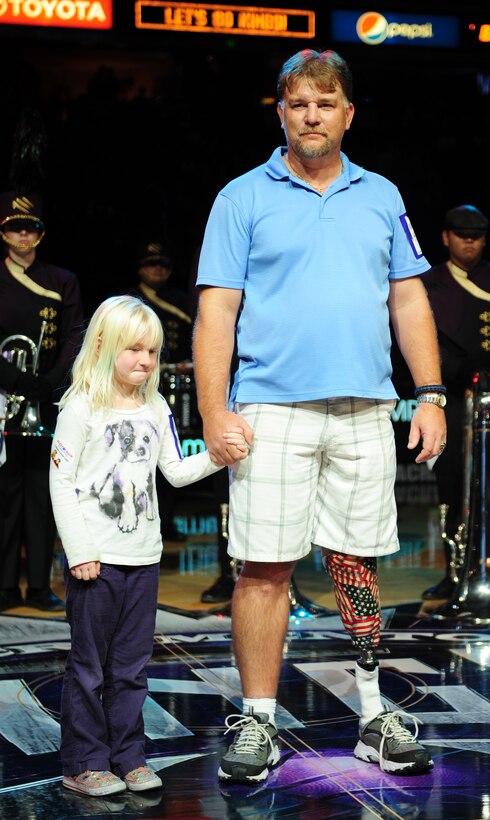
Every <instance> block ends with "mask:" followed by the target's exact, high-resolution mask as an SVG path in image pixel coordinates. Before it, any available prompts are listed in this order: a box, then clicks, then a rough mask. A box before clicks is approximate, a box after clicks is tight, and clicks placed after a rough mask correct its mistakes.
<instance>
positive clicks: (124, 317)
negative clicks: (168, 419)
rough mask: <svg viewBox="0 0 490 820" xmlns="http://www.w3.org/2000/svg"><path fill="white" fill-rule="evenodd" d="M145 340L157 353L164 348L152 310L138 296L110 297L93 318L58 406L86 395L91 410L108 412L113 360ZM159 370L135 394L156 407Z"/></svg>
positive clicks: (111, 401)
mask: <svg viewBox="0 0 490 820" xmlns="http://www.w3.org/2000/svg"><path fill="white" fill-rule="evenodd" d="M143 340H145V343H147V344H148V346H149V347H150V348H151V349H153V350H156V351H157V361H159V359H160V353H161V349H162V346H163V329H162V323H161V322H160V319H159V318H158V316H157V315H156V313H155V311H154V310H152V309H151V307H149V305H146V304H145V303H144V302H142V301H141V299H138V297H137V296H111V297H110V298H109V299H106V300H105V301H104V302H102V304H101V305H99V307H98V308H97V310H96V311H95V313H94V315H93V316H92V318H91V320H90V322H89V325H88V328H87V330H86V333H85V338H84V340H83V344H82V347H81V349H80V353H79V354H78V356H77V357H76V359H75V362H74V364H73V369H72V383H71V385H70V387H69V388H68V390H66V392H65V393H64V394H63V396H62V397H61V400H60V403H59V404H60V407H64V406H65V404H67V402H68V401H69V400H70V399H72V398H74V397H75V396H79V395H84V396H87V397H88V399H89V401H90V404H91V407H92V408H93V409H94V410H98V409H101V408H104V409H110V408H111V407H112V403H113V399H114V392H115V391H114V373H115V367H116V359H117V357H118V356H119V354H120V353H122V351H123V350H126V349H127V348H131V347H134V346H136V345H138V344H141V342H142V341H143ZM159 381H160V369H159V367H158V365H157V367H156V368H155V369H154V370H153V372H152V373H151V374H150V376H149V377H148V379H147V381H146V382H145V384H144V385H142V386H141V387H140V388H138V392H139V394H140V395H141V397H142V398H143V399H144V401H145V402H146V403H147V404H150V405H153V406H154V407H156V405H157V401H158V383H159Z"/></svg>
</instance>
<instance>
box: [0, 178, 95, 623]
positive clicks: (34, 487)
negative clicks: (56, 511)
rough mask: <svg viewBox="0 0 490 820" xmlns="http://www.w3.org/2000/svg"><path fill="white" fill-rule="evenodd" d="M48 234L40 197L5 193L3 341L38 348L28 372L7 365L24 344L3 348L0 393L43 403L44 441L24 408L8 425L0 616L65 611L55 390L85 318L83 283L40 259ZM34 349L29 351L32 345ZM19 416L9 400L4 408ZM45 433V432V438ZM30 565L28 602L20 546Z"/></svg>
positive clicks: (0, 210)
mask: <svg viewBox="0 0 490 820" xmlns="http://www.w3.org/2000/svg"><path fill="white" fill-rule="evenodd" d="M43 236H44V224H43V220H42V202H41V198H40V197H39V196H38V195H37V194H32V193H30V192H27V193H22V192H20V193H18V192H8V193H5V194H2V195H0V237H1V239H2V240H3V242H4V243H5V246H6V248H7V256H6V258H5V259H4V260H3V261H2V262H1V263H0V342H3V341H4V340H6V339H7V337H9V336H19V335H21V336H26V337H28V338H29V339H31V340H32V342H33V344H34V346H35V347H37V348H38V350H39V357H38V362H37V366H36V364H35V362H34V359H35V357H34V356H33V355H32V353H31V352H30V351H29V352H28V354H27V365H26V372H22V370H21V368H19V367H18V366H16V364H15V363H14V362H12V361H9V358H10V355H9V354H10V351H11V350H12V349H13V348H14V347H17V346H20V347H22V346H23V343H22V340H19V339H12V340H10V341H6V342H5V344H4V345H3V348H4V350H3V356H0V393H1V394H2V395H3V396H4V398H5V397H7V398H8V397H9V396H10V397H11V396H19V397H23V398H24V399H25V400H27V402H29V403H32V404H33V406H34V407H36V405H37V403H38V402H40V411H41V417H40V422H41V427H42V428H44V429H42V430H40V431H39V432H40V433H42V435H36V434H34V435H29V436H25V435H18V434H16V431H17V430H18V429H19V424H21V422H22V419H23V416H24V413H25V409H26V403H25V402H20V409H19V410H18V412H15V414H14V416H13V418H12V419H11V421H7V422H6V434H7V435H6V437H5V456H6V461H5V463H4V464H3V465H2V466H1V467H0V550H1V552H0V611H3V610H6V609H11V608H13V607H18V606H23V605H24V603H25V605H26V606H31V607H33V608H35V609H41V610H45V611H59V610H62V609H64V604H63V601H61V600H60V599H59V598H58V597H57V596H56V595H54V593H53V592H52V591H51V588H50V574H51V565H52V560H53V550H54V542H55V536H56V530H55V525H54V518H53V513H52V509H51V501H50V497H49V484H48V478H49V458H50V451H51V435H50V434H49V431H50V430H51V431H52V430H54V424H55V420H56V407H55V406H54V404H53V402H54V401H55V400H56V395H57V393H56V391H57V389H58V388H60V387H61V386H62V385H63V383H64V380H65V376H66V374H67V371H68V369H69V367H70V364H71V362H72V359H73V357H74V355H75V354H76V348H77V345H78V340H79V336H80V333H81V330H82V323H83V313H82V305H81V299H80V291H79V286H78V280H77V278H76V276H75V275H74V274H73V273H70V271H67V270H64V269H63V268H58V267H55V266H54V265H48V264H46V263H44V262H40V261H39V260H38V259H37V258H36V253H37V247H38V245H39V243H40V242H41V240H42V238H43ZM27 347H28V348H29V347H30V346H29V345H27ZM9 408H10V409H11V410H12V412H14V411H15V409H16V408H15V407H14V404H13V402H12V400H10V401H9V402H8V403H7V410H8V409H9ZM46 432H47V434H46ZM22 544H24V546H25V550H26V559H27V593H26V598H25V602H24V601H23V598H22V594H21V591H20V587H19V580H20V574H21V560H20V553H21V546H22Z"/></svg>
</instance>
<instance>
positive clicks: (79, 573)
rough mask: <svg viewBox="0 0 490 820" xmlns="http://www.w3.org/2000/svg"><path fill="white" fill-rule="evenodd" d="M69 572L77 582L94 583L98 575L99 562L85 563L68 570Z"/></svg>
mask: <svg viewBox="0 0 490 820" xmlns="http://www.w3.org/2000/svg"><path fill="white" fill-rule="evenodd" d="M70 572H71V574H72V575H73V577H74V578H76V579H77V581H95V579H96V578H97V576H98V575H100V561H87V563H86V564H77V565H76V566H75V567H71V568H70Z"/></svg>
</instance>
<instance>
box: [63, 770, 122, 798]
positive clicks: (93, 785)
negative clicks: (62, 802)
mask: <svg viewBox="0 0 490 820" xmlns="http://www.w3.org/2000/svg"><path fill="white" fill-rule="evenodd" d="M63 786H64V787H65V788H66V789H71V790H72V791H74V792H80V793H81V794H88V795H91V796H92V797H104V796H105V795H106V794H116V792H125V791H126V784H125V783H124V781H123V780H121V779H120V778H119V777H116V775H115V774H112V772H102V771H100V772H99V771H95V772H91V771H90V770H89V769H87V771H86V772H83V773H82V774H77V775H75V777H67V776H66V775H65V776H64V777H63Z"/></svg>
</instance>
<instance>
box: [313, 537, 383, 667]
mask: <svg viewBox="0 0 490 820" xmlns="http://www.w3.org/2000/svg"><path fill="white" fill-rule="evenodd" d="M323 565H324V567H325V570H326V571H327V572H328V574H329V575H330V577H331V579H332V582H333V586H334V592H335V598H336V601H337V606H338V608H339V612H340V617H341V619H342V623H343V625H344V628H345V629H346V631H347V632H348V633H349V635H350V636H351V639H352V643H353V645H354V646H355V647H356V648H357V649H359V651H360V653H361V657H360V659H359V661H358V663H359V664H360V665H361V666H363V667H364V668H365V669H373V668H375V667H376V666H377V663H378V662H377V660H376V656H375V654H374V650H375V648H376V646H377V645H378V643H379V630H380V624H381V612H380V601H379V586H378V572H377V561H376V558H360V557H359V556H357V555H344V554H343V553H340V552H326V553H325V554H324V556H323Z"/></svg>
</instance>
